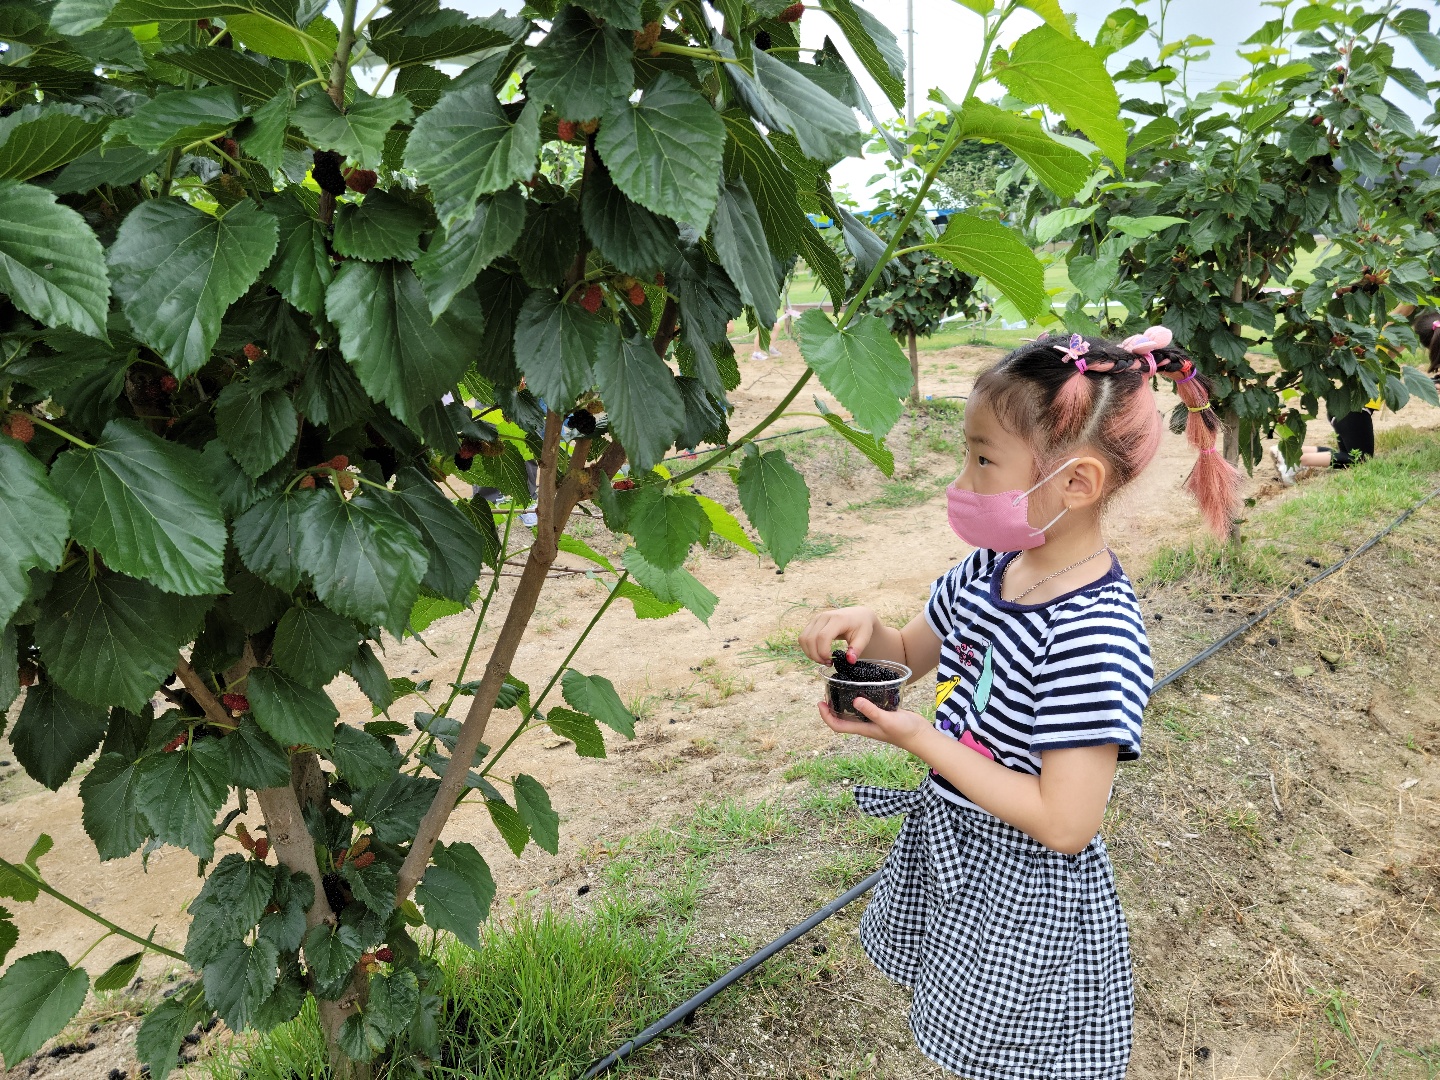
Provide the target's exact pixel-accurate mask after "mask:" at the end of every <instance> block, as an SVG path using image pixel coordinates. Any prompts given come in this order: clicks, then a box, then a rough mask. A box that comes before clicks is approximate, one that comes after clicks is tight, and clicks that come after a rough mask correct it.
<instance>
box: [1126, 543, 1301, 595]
mask: <svg viewBox="0 0 1440 1080" xmlns="http://www.w3.org/2000/svg"><path fill="white" fill-rule="evenodd" d="M1292 577H1293V571H1287V569H1286V568H1285V564H1284V562H1283V560H1282V559H1281V557H1280V555H1279V554H1278V553H1277V552H1276V551H1275V550H1274V549H1273V548H1271V547H1270V546H1269V545H1260V546H1256V545H1255V544H1243V545H1241V546H1240V547H1238V548H1232V547H1231V546H1229V545H1228V544H1222V543H1220V542H1219V541H1218V540H1210V539H1206V540H1201V541H1192V542H1191V543H1189V544H1186V545H1185V546H1183V547H1170V546H1168V545H1167V546H1165V547H1162V548H1161V549H1160V550H1159V551H1157V552H1156V553H1155V554H1154V555H1153V556H1152V557H1151V559H1150V565H1149V566H1147V567H1146V568H1145V571H1144V572H1143V573H1142V574H1141V575H1140V580H1139V585H1140V587H1141V588H1142V589H1146V588H1150V587H1151V586H1155V585H1176V584H1178V583H1179V582H1181V581H1185V580H1188V579H1193V578H1206V579H1208V580H1210V581H1212V582H1213V583H1214V584H1215V586H1216V590H1217V591H1218V592H1221V593H1247V592H1252V591H1256V590H1261V591H1270V590H1273V589H1275V588H1278V587H1281V586H1283V585H1285V584H1288V583H1289V581H1290V579H1291V578H1292Z"/></svg>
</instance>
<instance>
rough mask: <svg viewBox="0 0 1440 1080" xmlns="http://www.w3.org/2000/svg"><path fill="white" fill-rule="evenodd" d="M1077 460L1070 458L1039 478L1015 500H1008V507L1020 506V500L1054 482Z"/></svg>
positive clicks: (1077, 459) (1076, 458)
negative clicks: (1047, 474)
mask: <svg viewBox="0 0 1440 1080" xmlns="http://www.w3.org/2000/svg"><path fill="white" fill-rule="evenodd" d="M1079 460H1080V459H1079V458H1078V457H1072V458H1071V459H1070V460H1069V461H1067V462H1065V464H1063V465H1061V466H1060V467H1059V468H1057V469H1055V470H1054V471H1053V472H1052V473H1050V475H1049V476H1044V477H1041V478H1040V479H1039V480H1037V481H1036V482H1035V483H1034V484H1032V485H1031V486H1030V487H1029V488H1028V489H1027V490H1025V491H1022V492H1021V493H1020V494H1019V495H1016V496H1015V498H1013V499H1011V500H1010V505H1011V506H1019V505H1020V500H1021V499H1024V498H1026V497H1027V496H1029V494H1030V492H1032V491H1036V490H1038V489H1039V488H1041V487H1044V486H1045V485H1046V484H1048V483H1049V482H1050V481H1051V480H1054V479H1055V477H1057V476H1059V475H1060V474H1061V473H1062V472H1064V471H1065V470H1066V469H1068V468H1069V467H1070V466H1071V465H1074V464H1075V462H1077V461H1079ZM1066 509H1069V508H1068V507H1067V508H1066ZM1059 520H1060V519H1059V518H1056V519H1055V521H1059ZM1054 523H1055V522H1054V521H1052V522H1051V523H1050V524H1051V525H1053V524H1054ZM1045 527H1046V528H1047V529H1048V528H1049V527H1050V525H1047V526H1045Z"/></svg>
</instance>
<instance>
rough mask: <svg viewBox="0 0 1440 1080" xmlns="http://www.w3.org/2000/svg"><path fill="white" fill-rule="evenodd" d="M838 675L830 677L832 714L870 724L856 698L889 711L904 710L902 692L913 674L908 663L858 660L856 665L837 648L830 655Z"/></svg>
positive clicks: (828, 687)
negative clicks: (871, 702) (902, 708)
mask: <svg viewBox="0 0 1440 1080" xmlns="http://www.w3.org/2000/svg"><path fill="white" fill-rule="evenodd" d="M830 662H831V663H832V664H834V665H835V673H834V674H833V675H830V676H828V677H827V678H826V680H825V684H826V687H827V689H828V690H829V692H830V711H831V712H833V713H835V715H836V716H843V717H846V718H848V719H851V720H862V721H865V722H867V723H868V722H869V717H867V716H863V715H861V714H860V713H859V712H858V711H857V710H856V708H855V699H856V698H862V697H863V698H866V699H868V700H870V701H873V702H874V703H875V704H876V705H878V706H880V708H882V709H884V710H885V711H886V712H895V711H897V710H898V709H899V708H900V693H901V691H902V690H903V689H904V687H905V683H906V682H908V681H909V679H910V675H911V674H912V673H911V671H910V669H909V668H908V667H906V666H905V665H904V664H897V663H895V662H894V661H893V660H856V661H855V662H854V663H853V664H852V663H851V662H850V661H849V660H847V659H846V658H845V650H844V649H836V650H835V651H834V652H833V653H832V654H831V656H830Z"/></svg>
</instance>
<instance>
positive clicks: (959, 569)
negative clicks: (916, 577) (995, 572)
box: [925, 550, 993, 641]
mask: <svg viewBox="0 0 1440 1080" xmlns="http://www.w3.org/2000/svg"><path fill="white" fill-rule="evenodd" d="M992 554H993V553H991V552H987V551H984V550H977V551H972V552H971V553H970V554H969V556H967V557H966V558H965V559H964V560H963V561H961V562H958V563H956V564H955V565H954V566H952V567H951V568H950V569H949V570H947V571H945V573H943V574H941V575H940V577H939V578H937V579H936V580H935V584H933V585H931V586H930V602H929V603H928V604H926V605H925V621H926V622H928V623H929V624H930V629H931V630H933V631H935V636H936V637H938V638H939V639H940V640H941V641H944V640H945V638H946V636H947V635H948V634H949V633H950V631H952V630H953V629H955V598H956V597H957V596H959V595H960V590H961V589H963V588H965V586H966V585H968V584H969V583H970V582H971V581H972V580H973V579H974V578H975V576H976V575H977V574H980V573H982V572H983V570H984V567H985V556H986V555H992Z"/></svg>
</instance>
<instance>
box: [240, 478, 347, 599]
mask: <svg viewBox="0 0 1440 1080" xmlns="http://www.w3.org/2000/svg"><path fill="white" fill-rule="evenodd" d="M322 496H325V493H324V492H321V491H319V490H315V489H311V490H308V491H300V490H294V491H287V492H282V493H281V494H279V495H272V496H271V497H270V498H268V499H262V500H261V501H260V502H257V503H256V504H255V505H254V506H252V507H250V509H248V510H246V511H245V512H244V513H243V514H241V515H240V516H239V517H238V518H236V520H235V550H236V551H238V552H239V553H240V559H241V561H242V562H244V564H245V565H246V567H248V568H249V569H250V570H251V571H252V572H253V573H254V574H255V575H256V576H257V577H259V578H261V579H262V580H264V581H267V582H269V583H270V584H271V585H273V586H275V587H276V588H277V589H280V590H282V591H284V592H287V593H288V592H293V591H294V590H295V589H296V588H298V587H299V585H300V582H301V581H302V580H304V576H305V568H304V567H303V566H302V565H301V564H300V562H299V559H298V552H299V548H300V543H301V537H300V533H301V528H302V526H301V522H302V521H303V520H304V517H305V514H306V512H307V511H308V509H309V508H310V506H311V505H312V504H314V503H315V502H316V501H317V500H318V499H320V498H321V497H322Z"/></svg>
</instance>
